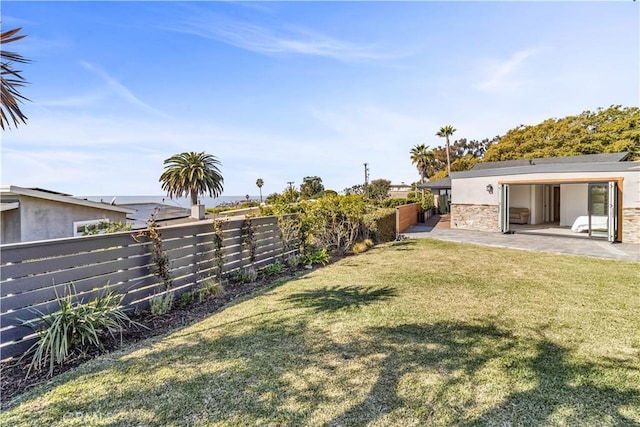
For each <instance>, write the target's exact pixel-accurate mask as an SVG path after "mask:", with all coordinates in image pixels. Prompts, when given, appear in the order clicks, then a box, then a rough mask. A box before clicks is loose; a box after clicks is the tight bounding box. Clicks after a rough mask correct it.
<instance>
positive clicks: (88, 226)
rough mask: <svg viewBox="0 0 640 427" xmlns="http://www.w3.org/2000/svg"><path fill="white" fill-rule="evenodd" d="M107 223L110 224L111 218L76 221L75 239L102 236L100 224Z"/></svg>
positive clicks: (74, 223)
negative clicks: (90, 235) (91, 235)
mask: <svg viewBox="0 0 640 427" xmlns="http://www.w3.org/2000/svg"><path fill="white" fill-rule="evenodd" d="M105 223H106V224H108V223H109V218H100V219H90V220H87V221H74V222H73V237H77V236H86V235H87V234H102V233H101V232H100V224H105ZM103 232H104V231H103Z"/></svg>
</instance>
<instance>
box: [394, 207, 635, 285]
mask: <svg viewBox="0 0 640 427" xmlns="http://www.w3.org/2000/svg"><path fill="white" fill-rule="evenodd" d="M402 234H404V235H405V236H407V237H409V238H417V239H422V238H430V239H438V240H447V241H451V242H461V243H473V244H476V245H485V246H497V247H505V248H513V249H523V250H528V251H539V252H551V253H559V254H569V255H582V256H590V257H596V258H607V259H616V260H621V261H632V262H640V245H636V244H631V243H609V242H607V241H603V240H594V239H583V238H573V237H561V236H543V235H534V234H519V233H515V234H501V233H491V232H484V231H471V230H457V229H451V228H449V223H448V219H447V218H446V217H443V218H440V217H439V216H437V215H436V216H435V217H433V218H431V219H430V220H429V221H428V222H427V223H426V224H416V225H414V226H412V227H411V228H409V230H407V231H405V232H404V233H402ZM638 275H639V276H640V269H639V271H638Z"/></svg>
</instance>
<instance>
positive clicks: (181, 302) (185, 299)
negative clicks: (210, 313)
mask: <svg viewBox="0 0 640 427" xmlns="http://www.w3.org/2000/svg"><path fill="white" fill-rule="evenodd" d="M192 299H193V294H192V293H191V292H183V293H182V295H180V299H178V307H186V306H188V305H189V303H190V302H191V300H192Z"/></svg>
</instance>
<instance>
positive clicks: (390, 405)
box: [328, 322, 515, 426]
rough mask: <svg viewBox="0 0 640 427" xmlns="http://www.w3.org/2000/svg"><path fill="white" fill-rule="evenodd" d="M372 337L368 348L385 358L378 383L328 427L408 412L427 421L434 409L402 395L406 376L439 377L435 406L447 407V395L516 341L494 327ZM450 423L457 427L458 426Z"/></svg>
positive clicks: (411, 329)
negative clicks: (427, 372)
mask: <svg viewBox="0 0 640 427" xmlns="http://www.w3.org/2000/svg"><path fill="white" fill-rule="evenodd" d="M368 335H369V336H374V337H377V338H376V340H377V341H378V343H377V344H372V345H370V346H369V347H370V348H372V349H376V350H375V351H380V347H379V346H380V345H382V349H383V351H384V353H385V357H384V359H383V360H382V361H381V363H380V367H381V368H380V372H379V374H378V378H377V381H376V382H375V384H374V385H373V387H372V388H371V389H370V391H369V392H368V393H367V395H366V396H365V398H364V399H363V400H362V401H361V402H360V403H359V404H357V405H355V406H353V407H351V408H350V409H349V410H348V411H346V412H344V413H343V414H341V415H340V416H338V417H336V418H334V419H332V420H331V421H330V422H329V423H328V425H330V426H343V425H366V424H369V423H374V422H375V421H379V420H380V419H381V418H383V417H385V416H386V415H388V414H391V413H392V412H393V411H395V410H397V409H406V408H410V409H411V410H412V411H414V412H420V413H422V417H424V418H427V419H428V418H429V416H430V414H432V413H433V411H434V409H433V408H429V407H428V403H427V402H423V401H420V402H416V401H412V399H411V398H407V397H402V396H400V395H399V394H398V390H399V389H400V381H401V380H402V379H403V378H404V377H405V376H407V375H410V374H412V373H416V372H418V371H420V370H423V369H427V370H432V371H434V372H437V373H438V375H440V376H441V377H443V378H444V381H443V382H442V383H441V384H440V385H439V386H438V387H436V390H435V393H434V394H433V396H432V400H433V401H439V400H443V401H444V400H447V399H446V398H445V396H444V395H445V393H446V391H447V390H448V389H450V388H451V387H454V386H457V385H460V384H461V383H463V382H465V381H467V380H468V379H469V377H471V376H473V374H474V373H476V372H477V371H478V370H480V369H481V368H482V367H483V366H485V365H486V364H487V363H488V362H490V361H491V360H493V359H495V358H497V357H500V355H502V354H504V353H505V352H508V351H510V349H511V348H512V347H513V346H514V345H515V339H514V337H513V336H511V335H510V334H509V333H507V332H505V331H502V330H500V329H499V328H497V327H496V326H495V325H494V324H491V323H490V324H466V323H461V322H439V323H434V324H403V325H399V326H396V327H380V328H371V329H370V331H369V333H368ZM454 373H455V374H454ZM450 409H451V410H452V411H454V412H455V410H456V408H450ZM452 423H453V424H456V423H457V420H452Z"/></svg>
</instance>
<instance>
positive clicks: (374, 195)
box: [369, 179, 391, 203]
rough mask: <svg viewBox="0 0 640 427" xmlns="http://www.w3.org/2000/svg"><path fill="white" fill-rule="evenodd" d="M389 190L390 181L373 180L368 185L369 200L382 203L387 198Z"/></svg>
mask: <svg viewBox="0 0 640 427" xmlns="http://www.w3.org/2000/svg"><path fill="white" fill-rule="evenodd" d="M390 189H391V181H389V180H388V179H374V180H373V181H371V182H370V183H369V198H370V199H372V200H375V201H377V202H378V203H379V202H382V201H383V200H385V199H387V198H389V190H390Z"/></svg>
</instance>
